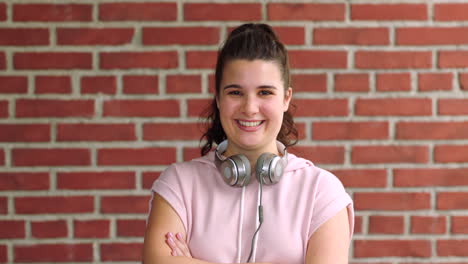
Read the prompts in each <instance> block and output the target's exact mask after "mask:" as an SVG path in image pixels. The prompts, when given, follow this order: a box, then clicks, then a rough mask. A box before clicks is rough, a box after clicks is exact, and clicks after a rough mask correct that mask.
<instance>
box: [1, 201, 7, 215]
mask: <svg viewBox="0 0 468 264" xmlns="http://www.w3.org/2000/svg"><path fill="white" fill-rule="evenodd" d="M6 213H8V200H7V198H6V197H0V214H6Z"/></svg>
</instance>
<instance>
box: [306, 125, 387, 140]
mask: <svg viewBox="0 0 468 264" xmlns="http://www.w3.org/2000/svg"><path fill="white" fill-rule="evenodd" d="M388 130H389V125H388V122H313V123H312V139H313V140H362V139H388V138H389V132H388Z"/></svg>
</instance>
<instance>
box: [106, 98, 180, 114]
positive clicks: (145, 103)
mask: <svg viewBox="0 0 468 264" xmlns="http://www.w3.org/2000/svg"><path fill="white" fill-rule="evenodd" d="M179 115H180V110H179V101H177V100H110V101H105V102H104V111H103V116H106V117H109V116H114V117H178V116H179Z"/></svg>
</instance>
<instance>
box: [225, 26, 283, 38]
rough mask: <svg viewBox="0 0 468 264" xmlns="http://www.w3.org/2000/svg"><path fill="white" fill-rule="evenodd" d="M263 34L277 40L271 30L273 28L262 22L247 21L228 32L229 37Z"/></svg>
mask: <svg viewBox="0 0 468 264" xmlns="http://www.w3.org/2000/svg"><path fill="white" fill-rule="evenodd" d="M249 33H250V34H255V33H258V34H263V35H267V36H269V37H270V38H271V39H272V40H275V41H279V40H278V36H277V35H276V34H275V32H274V31H273V28H272V27H271V26H269V25H267V24H262V23H256V24H254V23H247V24H243V25H241V26H239V27H237V28H235V29H234V30H233V31H232V32H231V33H230V34H229V38H233V37H236V36H237V35H240V34H249Z"/></svg>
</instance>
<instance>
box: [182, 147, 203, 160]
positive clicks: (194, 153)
mask: <svg viewBox="0 0 468 264" xmlns="http://www.w3.org/2000/svg"><path fill="white" fill-rule="evenodd" d="M199 157H201V153H200V148H184V153H183V159H184V161H190V160H192V159H196V158H199Z"/></svg>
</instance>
